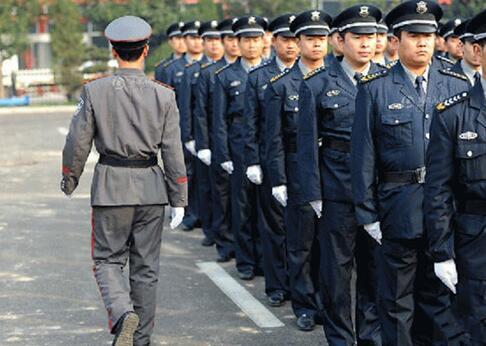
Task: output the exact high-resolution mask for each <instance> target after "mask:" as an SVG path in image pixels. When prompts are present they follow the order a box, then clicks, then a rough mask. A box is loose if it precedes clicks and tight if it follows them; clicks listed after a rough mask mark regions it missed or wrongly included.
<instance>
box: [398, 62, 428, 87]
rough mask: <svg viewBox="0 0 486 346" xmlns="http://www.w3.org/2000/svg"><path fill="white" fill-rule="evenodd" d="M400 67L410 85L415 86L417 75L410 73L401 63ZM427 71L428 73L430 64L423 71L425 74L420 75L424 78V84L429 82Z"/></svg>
mask: <svg viewBox="0 0 486 346" xmlns="http://www.w3.org/2000/svg"><path fill="white" fill-rule="evenodd" d="M400 65H402V67H403V71H405V75H406V76H407V77H408V78H409V79H410V81H411V82H412V85H413V86H415V80H416V79H417V77H418V75H416V74H415V73H413V72H412V71H410V70H409V69H408V68H407V67H406V66H405V65H403V64H402V63H401V62H400ZM429 71H430V64H429V65H427V68H426V69H425V72H424V74H423V75H422V77H424V80H425V82H428V81H429Z"/></svg>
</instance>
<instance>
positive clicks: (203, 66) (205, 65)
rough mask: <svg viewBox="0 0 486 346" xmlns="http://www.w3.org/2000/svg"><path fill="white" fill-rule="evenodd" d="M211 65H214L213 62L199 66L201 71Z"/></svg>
mask: <svg viewBox="0 0 486 346" xmlns="http://www.w3.org/2000/svg"><path fill="white" fill-rule="evenodd" d="M212 64H214V62H207V63H205V64H202V65H201V69H204V68H206V67H208V66H211V65H212Z"/></svg>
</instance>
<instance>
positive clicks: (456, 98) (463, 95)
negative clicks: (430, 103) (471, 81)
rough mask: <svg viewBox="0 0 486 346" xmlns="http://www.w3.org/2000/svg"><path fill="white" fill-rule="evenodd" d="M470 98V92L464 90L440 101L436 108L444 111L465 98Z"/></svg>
mask: <svg viewBox="0 0 486 346" xmlns="http://www.w3.org/2000/svg"><path fill="white" fill-rule="evenodd" d="M468 98H469V93H468V92H467V91H463V92H462V93H459V94H457V95H454V96H452V97H449V98H447V99H445V100H444V101H442V102H439V103H438V104H437V105H436V106H435V109H436V110H437V111H439V112H442V111H444V110H446V109H447V108H449V107H452V106H454V105H456V104H458V103H460V102H462V101H464V100H467V99H468Z"/></svg>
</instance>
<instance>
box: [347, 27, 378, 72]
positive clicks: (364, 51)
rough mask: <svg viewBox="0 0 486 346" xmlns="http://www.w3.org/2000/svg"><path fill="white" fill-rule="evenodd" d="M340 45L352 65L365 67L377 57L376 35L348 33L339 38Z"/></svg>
mask: <svg viewBox="0 0 486 346" xmlns="http://www.w3.org/2000/svg"><path fill="white" fill-rule="evenodd" d="M339 45H340V47H341V50H342V51H343V54H344V56H345V57H346V59H348V60H349V61H350V62H351V63H352V64H355V65H364V64H367V63H368V62H370V61H371V59H372V58H373V57H374V55H375V47H376V34H354V33H352V32H347V33H346V34H345V35H344V38H342V37H339Z"/></svg>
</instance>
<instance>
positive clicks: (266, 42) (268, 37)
mask: <svg viewBox="0 0 486 346" xmlns="http://www.w3.org/2000/svg"><path fill="white" fill-rule="evenodd" d="M272 37H273V35H272V33H271V32H269V31H265V35H263V49H264V50H268V49H270V46H271V45H272Z"/></svg>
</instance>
